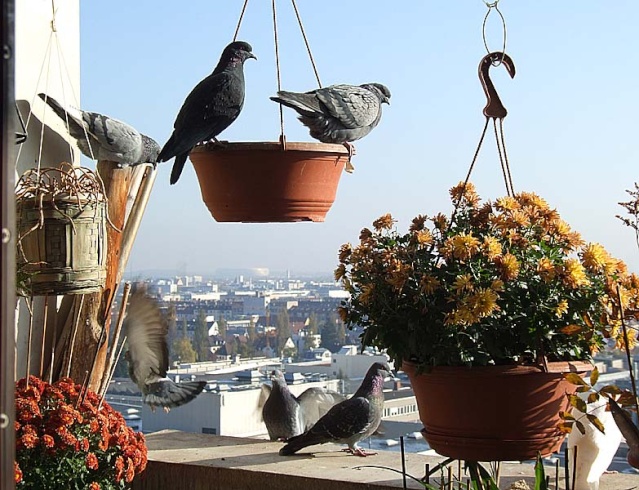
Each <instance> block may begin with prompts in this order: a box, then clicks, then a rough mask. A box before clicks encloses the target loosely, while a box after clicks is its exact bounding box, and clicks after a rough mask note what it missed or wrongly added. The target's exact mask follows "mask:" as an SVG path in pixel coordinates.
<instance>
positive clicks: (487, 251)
mask: <svg viewBox="0 0 639 490" xmlns="http://www.w3.org/2000/svg"><path fill="white" fill-rule="evenodd" d="M481 249H482V253H483V254H484V256H485V257H486V258H487V259H489V260H493V259H494V258H496V257H499V256H500V255H501V252H502V249H501V243H499V240H497V239H496V238H495V237H493V236H487V237H484V243H482V246H481Z"/></svg>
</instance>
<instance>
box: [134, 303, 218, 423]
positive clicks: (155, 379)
mask: <svg viewBox="0 0 639 490" xmlns="http://www.w3.org/2000/svg"><path fill="white" fill-rule="evenodd" d="M123 328H124V332H125V333H126V335H127V343H128V347H129V350H128V351H127V352H126V354H125V357H126V359H127V361H128V362H129V376H130V378H131V380H132V381H133V382H134V383H136V384H137V385H138V387H139V388H140V391H141V392H142V401H143V402H144V403H146V404H147V405H149V406H150V407H151V409H152V410H155V408H156V407H164V409H165V410H167V411H168V410H169V409H171V408H173V407H178V406H180V405H184V404H185V403H188V402H190V401H191V400H193V399H194V398H195V397H196V396H197V395H199V394H200V392H201V391H202V390H203V389H204V387H205V386H206V382H205V381H185V382H181V383H175V382H173V381H172V380H170V379H169V378H167V377H166V372H167V370H168V368H169V348H168V345H167V340H166V338H167V334H168V326H167V324H166V322H165V321H164V320H163V319H162V316H161V314H160V310H159V308H158V305H157V303H156V301H155V300H154V299H152V298H150V297H149V296H147V295H146V294H145V292H144V291H136V292H135V293H133V294H132V295H131V300H130V301H129V306H128V309H127V315H126V318H125V319H124V324H123Z"/></svg>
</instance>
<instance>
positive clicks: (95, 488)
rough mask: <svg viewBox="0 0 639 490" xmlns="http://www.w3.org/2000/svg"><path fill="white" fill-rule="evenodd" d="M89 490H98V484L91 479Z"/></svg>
mask: <svg viewBox="0 0 639 490" xmlns="http://www.w3.org/2000/svg"><path fill="white" fill-rule="evenodd" d="M89 490H100V484H99V483H97V482H94V481H92V482H91V485H89Z"/></svg>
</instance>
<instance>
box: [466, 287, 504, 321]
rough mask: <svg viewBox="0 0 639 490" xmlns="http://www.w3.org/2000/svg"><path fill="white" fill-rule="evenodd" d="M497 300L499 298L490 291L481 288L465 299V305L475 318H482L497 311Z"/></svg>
mask: <svg viewBox="0 0 639 490" xmlns="http://www.w3.org/2000/svg"><path fill="white" fill-rule="evenodd" d="M497 298H499V296H498V295H497V293H496V292H495V291H493V290H492V289H485V288H481V289H479V290H478V291H477V292H476V293H473V294H471V295H470V296H469V297H468V298H467V304H468V306H469V308H470V309H471V311H472V312H473V314H474V315H475V316H476V317H478V318H483V317H486V316H489V315H491V314H493V313H494V312H496V311H499V306H498V305H497Z"/></svg>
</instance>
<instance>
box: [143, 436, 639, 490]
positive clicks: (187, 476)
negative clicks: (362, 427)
mask: <svg viewBox="0 0 639 490" xmlns="http://www.w3.org/2000/svg"><path fill="white" fill-rule="evenodd" d="M146 441H147V446H148V449H149V464H148V466H147V469H146V471H145V472H144V473H142V475H140V476H139V477H138V478H136V479H135V481H134V485H133V489H134V490H151V489H153V490H155V489H159V488H170V489H171V490H213V489H220V490H221V489H224V490H234V489H248V488H259V489H260V490H271V489H272V490H299V489H304V490H364V489H367V490H386V489H388V490H391V489H397V488H402V477H401V475H400V474H397V473H394V472H391V471H388V470H383V469H375V468H364V469H361V470H357V469H354V467H356V466H359V465H376V466H386V467H390V468H395V469H400V468H401V459H400V454H399V452H391V451H380V452H379V454H377V455H375V456H371V457H368V458H359V457H356V456H352V455H350V454H347V453H345V452H341V451H340V449H341V448H342V446H337V445H333V444H325V445H322V446H313V447H311V448H306V449H303V450H302V451H301V453H300V454H299V455H295V456H280V455H279V454H278V451H279V448H280V447H281V446H282V443H278V442H269V441H265V440H260V439H247V438H237V437H227V436H213V435H206V434H193V433H187V432H181V431H175V430H163V431H160V432H154V433H152V434H148V435H147V436H146ZM311 451H313V452H312V453H311ZM443 459H444V458H441V457H437V456H424V455H420V454H407V455H406V469H407V472H408V473H409V474H411V475H414V476H416V477H418V478H419V477H422V476H423V474H424V467H425V466H424V465H425V464H430V465H431V467H434V466H435V465H436V464H437V463H439V462H441V461H442V460H443ZM453 469H454V471H455V472H456V471H457V465H456V464H455V465H453ZM554 471H555V470H554V468H553V467H547V469H546V473H547V474H548V475H550V477H551V481H553V480H554ZM562 473H563V471H562ZM501 474H502V478H501V485H500V487H501V488H502V489H504V488H508V487H509V486H510V484H511V483H512V482H514V481H516V480H521V479H525V480H526V481H527V482H528V484H529V485H530V486H531V488H532V481H533V466H532V465H531V464H518V463H504V464H502V469H501ZM464 481H465V479H464ZM562 483H563V482H562ZM638 484H639V476H637V475H626V474H605V475H603V477H602V478H601V483H600V487H599V490H619V489H625V488H631V487H633V486H636V485H638ZM407 488H423V487H422V486H420V485H419V484H417V483H416V482H414V481H411V480H410V479H409V480H408V486H407ZM560 488H563V487H562V486H561V485H560Z"/></svg>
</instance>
